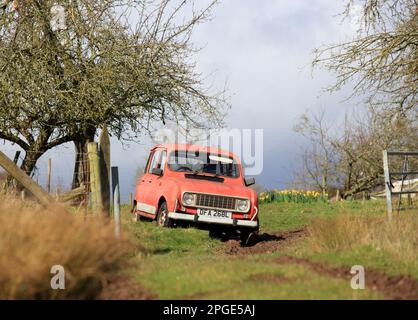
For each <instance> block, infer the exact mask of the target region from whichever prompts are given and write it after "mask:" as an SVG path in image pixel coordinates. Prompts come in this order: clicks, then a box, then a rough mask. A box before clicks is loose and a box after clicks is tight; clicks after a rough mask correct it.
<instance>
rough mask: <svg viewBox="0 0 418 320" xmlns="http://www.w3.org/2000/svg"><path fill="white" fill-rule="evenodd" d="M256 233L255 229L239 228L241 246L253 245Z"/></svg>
mask: <svg viewBox="0 0 418 320" xmlns="http://www.w3.org/2000/svg"><path fill="white" fill-rule="evenodd" d="M257 234H258V230H257V229H241V230H240V234H239V236H240V240H241V246H243V247H247V246H251V245H253V244H254V240H255V238H256V235H257Z"/></svg>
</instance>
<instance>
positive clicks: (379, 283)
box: [277, 256, 418, 300]
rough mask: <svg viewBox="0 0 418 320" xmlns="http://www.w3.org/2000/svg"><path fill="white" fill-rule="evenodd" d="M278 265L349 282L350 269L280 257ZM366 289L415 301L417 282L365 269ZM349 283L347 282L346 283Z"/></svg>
mask: <svg viewBox="0 0 418 320" xmlns="http://www.w3.org/2000/svg"><path fill="white" fill-rule="evenodd" d="M277 262H279V263H286V264H289V263H293V264H298V265H303V266H306V267H308V268H310V269H311V270H312V271H314V272H316V273H319V274H324V275H327V276H331V277H334V278H341V279H346V280H347V281H351V278H352V276H353V275H352V274H350V269H351V267H332V266H329V265H326V264H323V263H319V262H313V261H310V260H308V259H302V258H295V257H290V256H282V257H280V258H278V260H277ZM365 272H366V275H365V280H366V289H372V290H376V291H379V292H381V293H382V294H383V295H384V296H385V297H386V298H388V299H393V300H417V299H418V280H416V279H414V278H412V277H411V276H390V275H387V274H385V273H384V272H381V271H376V270H368V269H367V268H365ZM348 283H349V282H348Z"/></svg>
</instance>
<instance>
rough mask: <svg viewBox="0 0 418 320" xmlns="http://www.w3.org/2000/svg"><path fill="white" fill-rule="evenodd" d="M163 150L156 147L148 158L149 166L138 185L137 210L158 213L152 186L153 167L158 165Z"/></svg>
mask: <svg viewBox="0 0 418 320" xmlns="http://www.w3.org/2000/svg"><path fill="white" fill-rule="evenodd" d="M160 156H161V150H159V149H155V150H153V151H152V152H151V154H150V158H149V159H148V164H147V167H146V168H145V172H144V174H143V175H142V177H141V178H140V179H139V182H138V187H137V191H136V195H135V196H136V197H135V199H136V202H137V210H139V211H142V212H145V213H148V214H156V211H157V208H156V207H155V205H153V203H152V196H151V195H152V193H153V190H152V188H151V185H152V181H153V178H154V175H153V174H152V173H151V172H152V169H153V168H154V167H155V166H156V165H157V161H158V160H159V159H160Z"/></svg>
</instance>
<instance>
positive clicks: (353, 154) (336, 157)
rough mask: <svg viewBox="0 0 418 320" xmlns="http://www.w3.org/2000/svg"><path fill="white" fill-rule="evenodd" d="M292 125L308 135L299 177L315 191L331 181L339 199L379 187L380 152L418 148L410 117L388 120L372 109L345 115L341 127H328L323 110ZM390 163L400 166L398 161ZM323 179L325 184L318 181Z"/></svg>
mask: <svg viewBox="0 0 418 320" xmlns="http://www.w3.org/2000/svg"><path fill="white" fill-rule="evenodd" d="M296 128H297V131H298V132H299V133H302V134H303V135H304V136H305V137H307V138H308V146H307V147H306V148H305V150H304V152H303V154H302V157H301V158H302V165H301V168H300V170H299V174H298V175H297V178H298V181H299V182H303V183H305V185H307V186H313V187H316V189H318V190H324V189H325V186H328V188H329V185H331V186H332V187H333V188H338V189H340V190H341V196H342V197H344V198H347V197H351V196H353V195H355V194H357V193H359V192H363V191H372V190H374V189H375V188H377V187H379V186H382V185H383V167H382V150H385V149H388V150H411V149H412V150H415V149H416V148H417V147H418V124H417V122H416V121H414V119H411V118H409V117H397V118H394V119H392V120H391V121H389V120H388V116H387V115H385V114H382V113H381V112H375V110H373V109H371V108H370V109H368V110H367V112H365V113H363V114H362V115H359V114H354V115H352V116H348V115H347V116H346V118H345V121H344V124H343V126H341V128H342V129H340V130H330V127H329V126H327V124H326V123H325V122H324V117H323V113H320V114H319V116H318V115H315V114H313V115H312V114H311V115H304V116H303V117H302V120H301V122H300V123H299V124H298V126H297V127H296ZM393 165H397V166H398V168H400V167H401V164H400V163H398V164H395V163H394V164H393ZM323 177H326V181H328V183H327V184H324V183H323V182H322V181H324V178H323ZM321 182H322V183H321Z"/></svg>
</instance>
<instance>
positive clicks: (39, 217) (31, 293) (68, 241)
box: [0, 198, 130, 299]
mask: <svg viewBox="0 0 418 320" xmlns="http://www.w3.org/2000/svg"><path fill="white" fill-rule="evenodd" d="M52 211H53V210H49V211H46V210H43V209H42V208H40V207H28V206H23V205H22V203H19V202H16V200H14V199H13V200H12V199H10V198H8V199H7V198H0V252H1V255H0V299H93V298H96V297H97V296H98V295H99V294H100V292H101V290H102V288H103V284H104V283H106V282H107V281H108V280H109V279H111V278H112V277H113V276H114V275H115V273H116V272H118V271H119V270H121V268H123V267H124V266H125V265H126V261H127V257H128V254H129V252H130V251H129V249H130V244H129V242H128V241H127V240H126V239H121V240H119V241H117V240H116V239H115V236H114V227H113V225H112V224H111V223H104V221H103V220H102V219H101V218H98V217H97V216H90V217H88V218H87V219H86V221H84V219H83V217H81V216H79V215H76V214H69V213H60V212H52ZM53 265H62V266H63V267H64V268H65V285H66V288H65V290H52V289H51V286H50V281H51V278H52V276H53V275H52V274H51V273H50V271H51V267H52V266H53Z"/></svg>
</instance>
